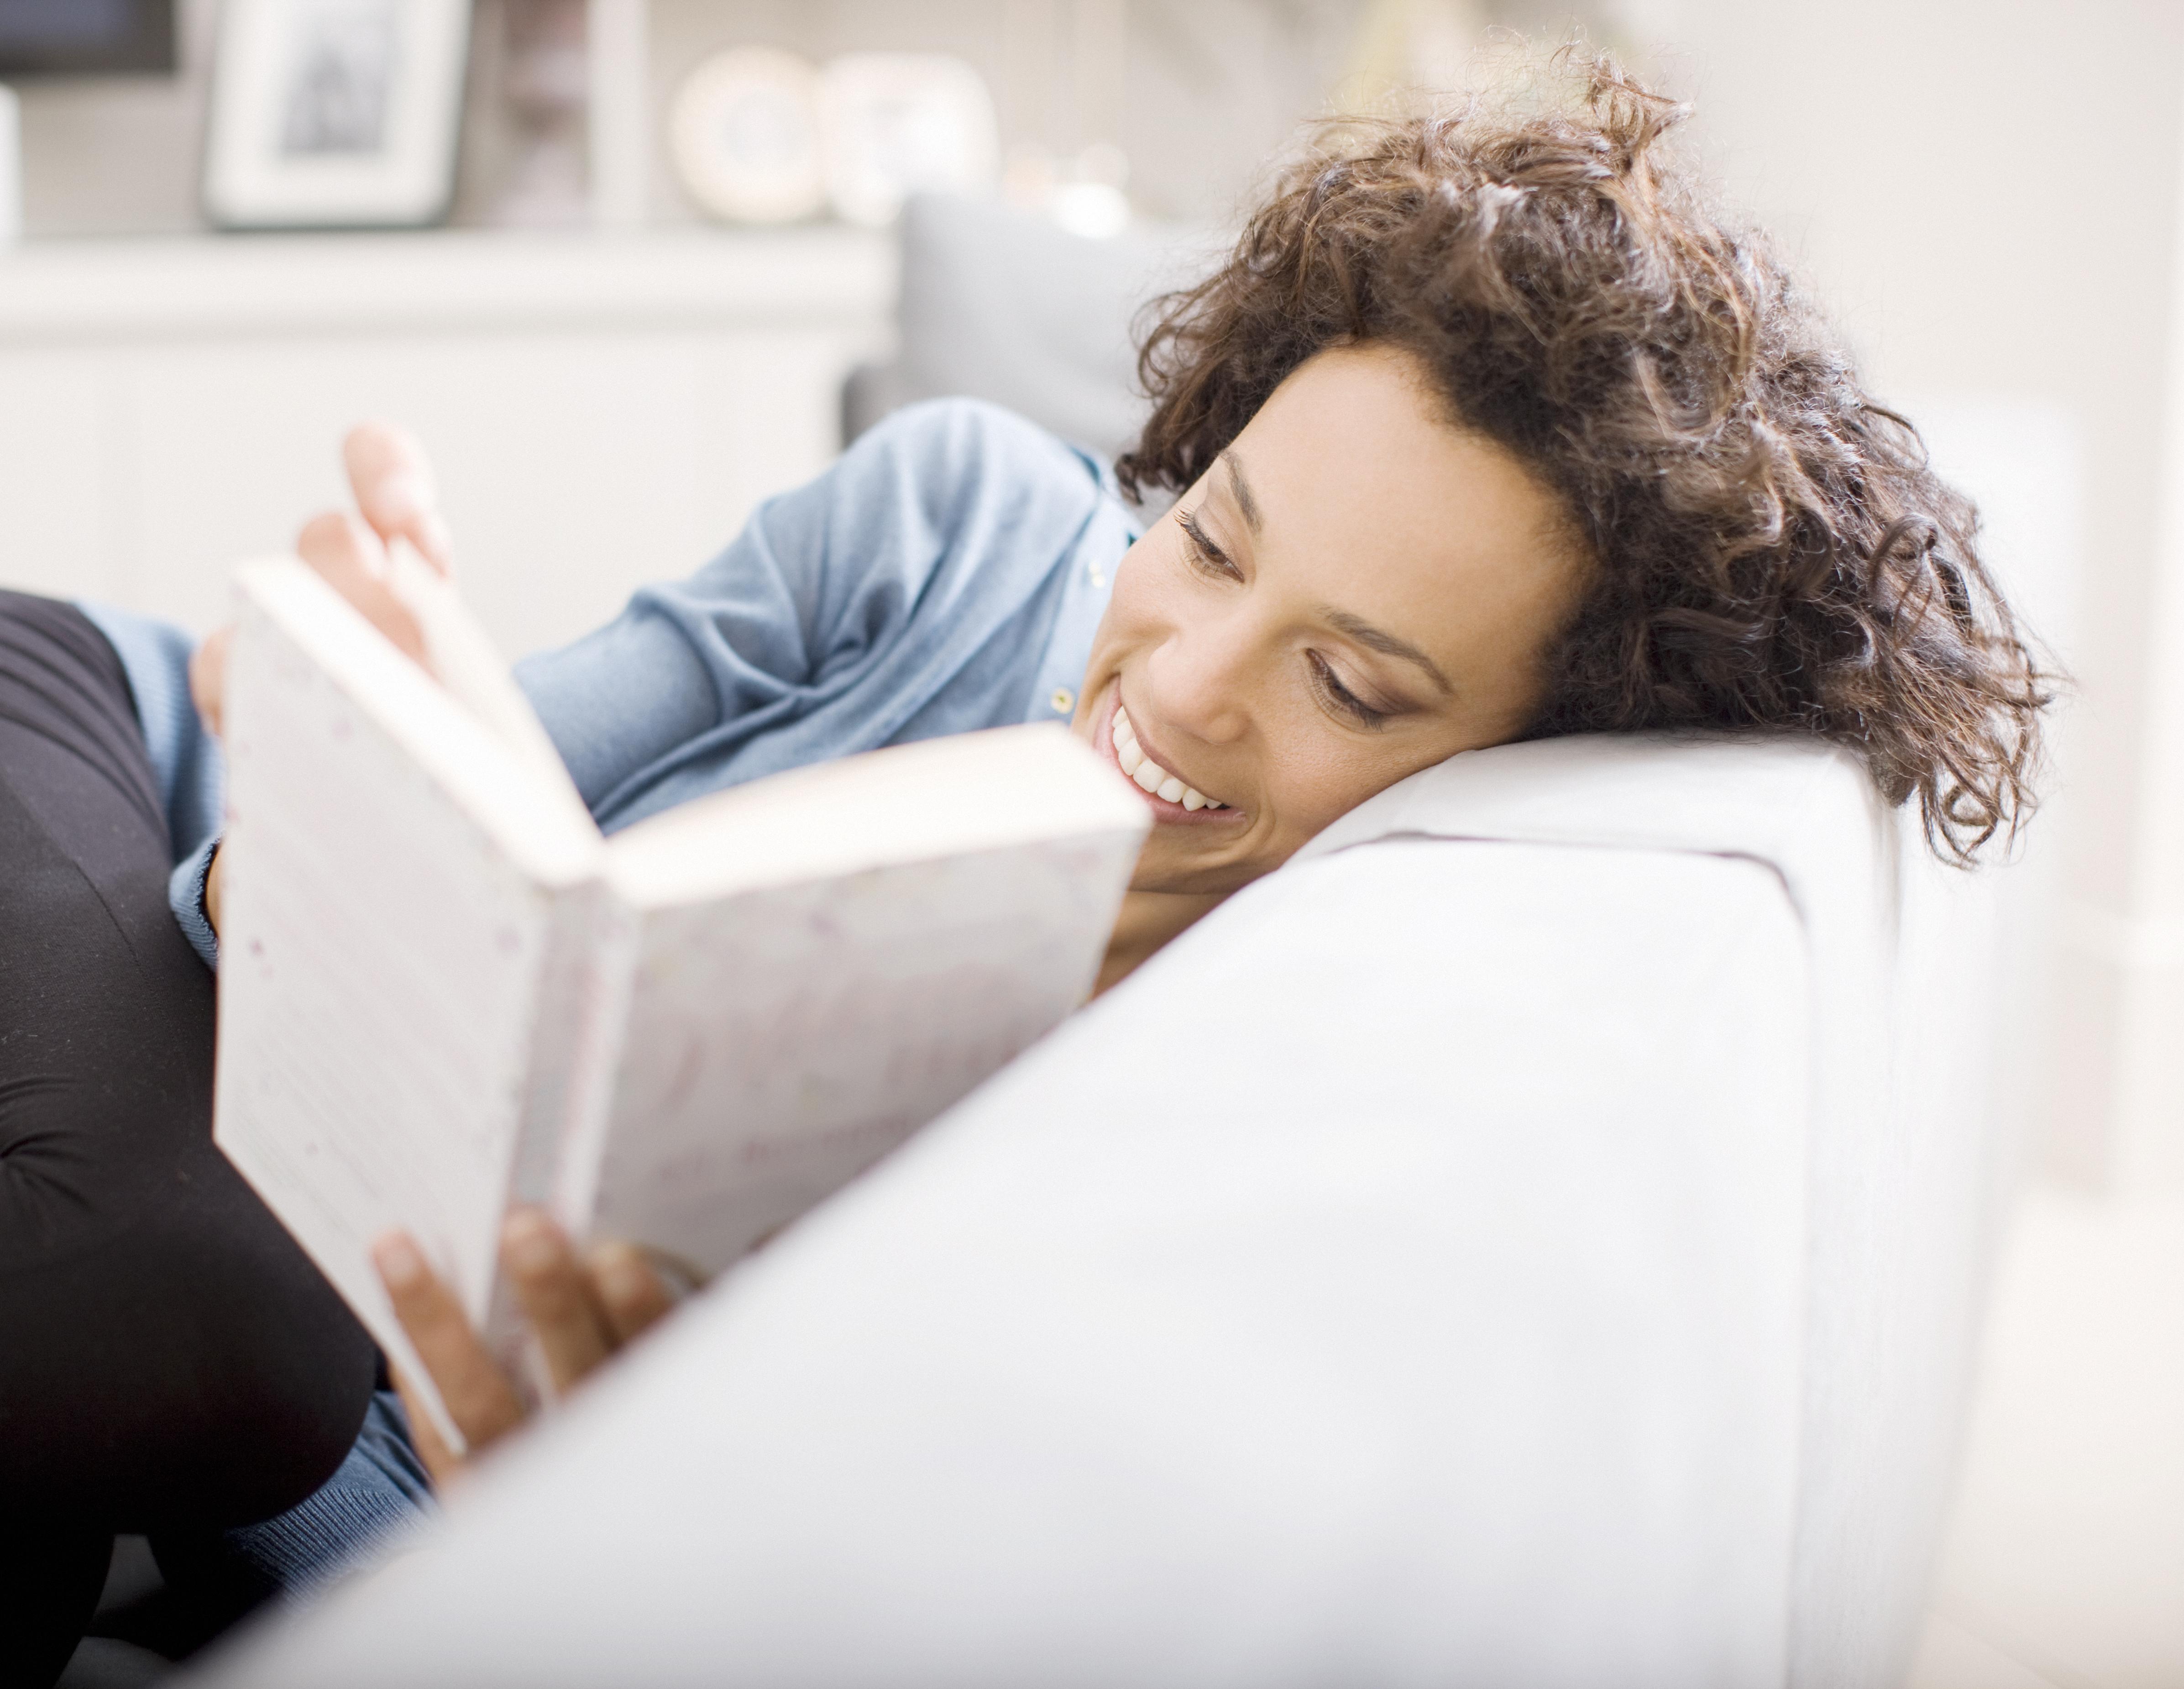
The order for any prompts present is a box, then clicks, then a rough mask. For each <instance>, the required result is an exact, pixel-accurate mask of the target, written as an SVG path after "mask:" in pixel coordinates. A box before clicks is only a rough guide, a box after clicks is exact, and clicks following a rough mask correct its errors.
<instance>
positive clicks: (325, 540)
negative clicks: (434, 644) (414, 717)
mask: <svg viewBox="0 0 2184 1689" xmlns="http://www.w3.org/2000/svg"><path fill="white" fill-rule="evenodd" d="M296 555H298V556H299V557H301V558H302V559H303V560H304V561H305V562H306V563H308V564H309V565H310V566H311V567H312V568H314V569H315V570H317V571H318V572H319V573H320V576H322V577H324V578H325V580H326V584H327V585H329V586H331V588H333V589H334V590H335V591H336V592H337V593H339V594H341V595H342V596H343V598H345V599H348V601H349V602H350V603H351V604H353V605H355V606H356V608H357V609H358V610H360V611H362V612H363V614H364V618H365V621H367V622H370V623H371V625H372V626H373V627H376V628H377V629H378V630H379V631H380V632H381V633H384V634H385V635H386V636H387V638H389V639H392V640H393V642H394V644H395V645H396V647H397V648H398V649H400V650H401V651H402V652H403V653H404V655H407V656H408V657H409V658H410V659H411V660H412V661H415V662H416V663H418V664H421V665H422V666H426V667H430V666H431V665H430V664H429V663H427V662H426V657H425V635H424V632H423V630H422V629H421V628H420V627H418V626H417V618H416V617H415V616H412V615H411V614H410V613H409V610H407V609H406V608H405V607H404V605H403V603H402V601H401V600H400V599H398V598H396V597H395V596H394V591H393V588H391V587H390V586H388V585H387V549H386V547H385V546H384V545H382V543H380V538H379V536H378V535H377V534H376V533H375V532H373V531H372V530H371V529H370V528H369V527H365V524H364V523H363V522H361V521H359V520H358V519H357V518H356V517H354V516H345V515H343V513H342V512H340V511H338V510H328V511H326V512H325V513H324V514H323V515H320V516H314V517H312V518H311V520H310V521H308V522H306V523H304V531H303V532H302V533H300V534H298V536H297V537H296Z"/></svg>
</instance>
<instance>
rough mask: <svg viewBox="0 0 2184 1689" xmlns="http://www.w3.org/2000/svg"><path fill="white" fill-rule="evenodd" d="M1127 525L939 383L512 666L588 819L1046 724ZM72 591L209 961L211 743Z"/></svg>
mask: <svg viewBox="0 0 2184 1689" xmlns="http://www.w3.org/2000/svg"><path fill="white" fill-rule="evenodd" d="M1137 536H1138V526H1137V523H1136V521H1135V520H1134V518H1133V517H1132V516H1131V515H1130V513H1129V511H1128V510H1127V509H1126V508H1125V506H1124V505H1123V504H1122V503H1121V501H1120V500H1119V499H1117V496H1116V494H1115V491H1114V488H1113V484H1112V482H1111V481H1110V480H1109V479H1108V478H1107V477H1106V475H1105V473H1104V472H1103V471H1102V469H1101V467H1100V465H1099V464H1098V463H1096V462H1095V460H1092V459H1091V458H1089V457H1088V456H1086V455H1085V454H1084V453H1082V452H1079V451H1078V450H1076V449H1073V448H1072V447H1069V446H1067V445H1064V444H1063V443H1061V441H1059V440H1057V439H1056V438H1054V437H1053V436H1051V435H1050V434H1047V433H1045V432H1042V431H1040V430H1039V429H1038V428H1036V427H1034V426H1032V425H1031V424H1030V423H1028V422H1026V421H1022V419H1021V418H1019V417H1017V416H1014V415H1011V414H1010V413H1009V412H1007V411H1005V410H998V409H996V408H995V407H994V406H992V405H989V404H978V403H976V402H974V401H972V400H968V399H942V400H938V401H935V402H933V403H931V404H921V405H916V406H913V407H911V409H909V410H903V411H900V412H898V413H897V414H896V415H894V416H892V417H890V418H889V419H888V420H887V421H884V422H883V423H881V424H880V425H879V426H877V427H876V428H874V429H873V430H872V432H870V433H868V434H866V435H865V436H864V437H863V438H861V439H860V440H858V441H857V443H855V445H854V446H852V447H851V448H850V450H849V451H848V452H846V453H845V454H844V455H843V456H842V458H841V460H839V461H838V462H837V463H836V464H835V465H834V466H833V468H831V469H829V470H828V471H827V472H826V473H825V474H823V475H822V476H820V477H819V478H818V479H817V480H816V481H814V482H811V483H810V484H809V485H808V486H805V487H801V488H798V489H797V490H796V491H794V492H793V493H783V494H782V495H781V496H780V497H778V498H776V499H770V500H769V501H767V502H766V504H763V505H761V506H760V508H759V510H758V511H757V513H756V514H755V515H754V516H752V517H751V520H750V521H749V525H748V526H747V527H745V528H744V531H743V532H742V533H741V534H740V535H738V537H737V538H736V540H735V541H734V543H733V544H731V545H730V546H729V547H728V549H727V550H726V551H724V552H722V553H721V555H719V556H718V557H716V559H714V560H713V561H711V562H710V563H709V564H707V565H706V566H705V567H704V568H702V569H700V570H699V571H698V572H697V573H696V574H694V575H693V576H692V577H690V578H689V579H688V580H687V581H682V582H677V583H674V584H672V585H666V586H655V587H647V588H643V590H642V591H640V592H639V593H638V594H636V596H635V597H633V598H632V599H631V600H630V602H629V606H628V608H627V609H626V610H623V611H622V613H621V615H620V616H617V617H616V619H615V620H614V621H612V622H609V623H608V624H607V625H606V626H605V627H602V628H600V629H599V631H598V632H597V633H591V634H588V635H586V636H585V637H584V638H581V639H579V640H577V642H576V643H575V644H571V645H567V646H565V647H563V648H562V649H560V650H558V651H549V652H543V653H541V654H539V655H536V656H532V657H526V658H525V659H524V660H523V661H521V662H520V663H518V664H517V665H516V666H515V677H516V679H517V681H518V682H519V683H521V686H522V687H523V689H524V691H525V692H526V694H528V695H529V697H530V699H531V701H532V706H533V707H534V708H535V709H536V710H537V711H538V716H539V719H540V720H542V721H543V722H544V723H545V724H546V731H547V732H548V733H549V734H551V735H552V737H553V739H554V744H555V745H556V746H557V747H558V748H559V749H560V753H561V756H562V760H563V761H565V762H566V763H567V764H568V766H569V772H570V773H571V775H572V776H573V777H574V778H575V779H576V783H577V790H578V791H580V792H581V793H582V794H583V797H584V801H585V802H586V803H587V804H588V805H590V807H591V811H592V813H593V816H594V817H596V818H597V819H598V821H599V825H600V827H601V828H604V830H606V831H607V832H610V833H611V832H613V831H614V830H615V829H616V828H621V827H627V826H628V825H629V824H630V823H631V822H636V821H641V820H643V818H644V817H647V816H649V815H656V814H658V813H659V812H660V811H662V810H665V809H670V808H672V807H673V806H674V805H677V804H680V803H687V802H688V800H691V799H692V798H696V797H701V796H703V795H704V794H706V793H708V792H713V791H717V790H719V789H721V788H722V787H724V786H733V785H736V784H738V783H741V782H743V781H745V780H754V779H757V778H760V776H762V775H766V774H773V773H778V772H781V771H782V770H783V769H788V768H796V767H801V766H805V765H806V764H809V763H813V762H822V761H827V760H828V759H830V758H833V757H837V756H846V755H850V754H852V753H854V752H856V751H861V750H877V749H878V748H879V747H880V746H882V745H889V744H906V743H908V742H910V741H911V740H913V739H937V738H939V737H940V736H942V735H944V734H947V733H968V732H971V731H972V730H974V729H976V728H980V727H1003V726H1006V725H1008V724H1010V723H1012V722H1052V721H1061V722H1066V721H1067V720H1068V719H1069V717H1070V716H1071V715H1072V714H1073V711H1075V709H1076V707H1077V688H1078V683H1080V681H1081V680H1082V679H1083V677H1084V666H1085V662H1086V661H1087V659H1088V658H1089V655H1090V652H1091V647H1092V635H1093V632H1094V630H1095V628H1096V627H1098V626H1099V622H1100V615H1101V612H1102V611H1104V610H1105V609H1106V603H1107V597H1108V594H1109V592H1110V590H1111V588H1112V586H1113V583H1114V578H1115V570H1116V566H1117V564H1118V563H1119V562H1120V561H1121V560H1122V557H1123V553H1124V552H1125V551H1127V550H1128V549H1129V547H1130V545H1131V543H1132V542H1134V540H1135V539H1136V538H1137ZM82 608H83V610H84V611H85V613H86V615H87V616H90V617H91V618H92V621H93V622H96V623H97V626H98V627H99V628H100V630H101V631H102V632H103V633H104V634H105V635H106V637H107V638H108V639H109V641H110V642H111V643H112V644H113V645H114V649H115V651H116V652H117V653H118V654H119V655H120V658H121V661H122V666H123V667H124V669H125V670H126V672H127V673H128V676H129V683H130V685H131V688H132V689H133V690H134V692H135V694H136V710H137V715H138V717H139V719H140V720H141V721H142V723H143V726H144V737H145V743H146V745H147V747H148V749H149V750H150V752H151V755H152V764H153V771H154V772H155V773H156V775H157V776H158V778H159V784H160V789H161V791H162V792H163V793H164V794H166V798H167V816H168V825H169V830H170V833H171V835H172V837H173V839H174V844H175V858H176V862H175V872H174V877H173V878H172V880H171V881H170V884H169V900H170V902H171V903H172V905H173V906H174V910H175V919H176V920H177V921H178V922H179V923H181V928H182V930H183V931H184V932H185V933H186V934H188V936H189V939H190V941H191V943H192V945H195V946H196V947H197V950H198V954H199V955H201V956H203V957H204V958H205V961H206V962H207V963H208V964H212V963H214V962H215V961H216V958H217V954H218V951H217V947H216V942H215V940H214V936H213V933H212V929H211V927H210V925H209V923H208V922H207V921H206V919H205V916H204V877H205V872H206V869H207V868H208V867H209V864H210V862H211V860H212V852H213V849H214V844H216V842H217V839H216V828H217V826H218V822H219V817H220V806H219V799H218V792H219V779H220V755H219V747H218V745H217V744H216V743H215V742H214V740H213V739H211V737H210V736H209V734H208V733H206V732H205V731H204V729H203V726H202V724H201V723H200V722H198V717H197V714H196V711H194V710H193V709H192V708H191V707H190V703H189V690H188V683H187V664H188V660H189V651H190V641H189V639H188V638H187V635H184V634H183V633H181V632H180V631H179V630H177V629H175V628H172V627H168V626H166V625H164V624H163V623H159V622H151V621H148V620H146V619H145V618H143V617H142V616H131V615H129V614H127V613H125V612H123V611H120V610H111V609H109V608H107V607H105V606H103V605H83V606H82Z"/></svg>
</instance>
